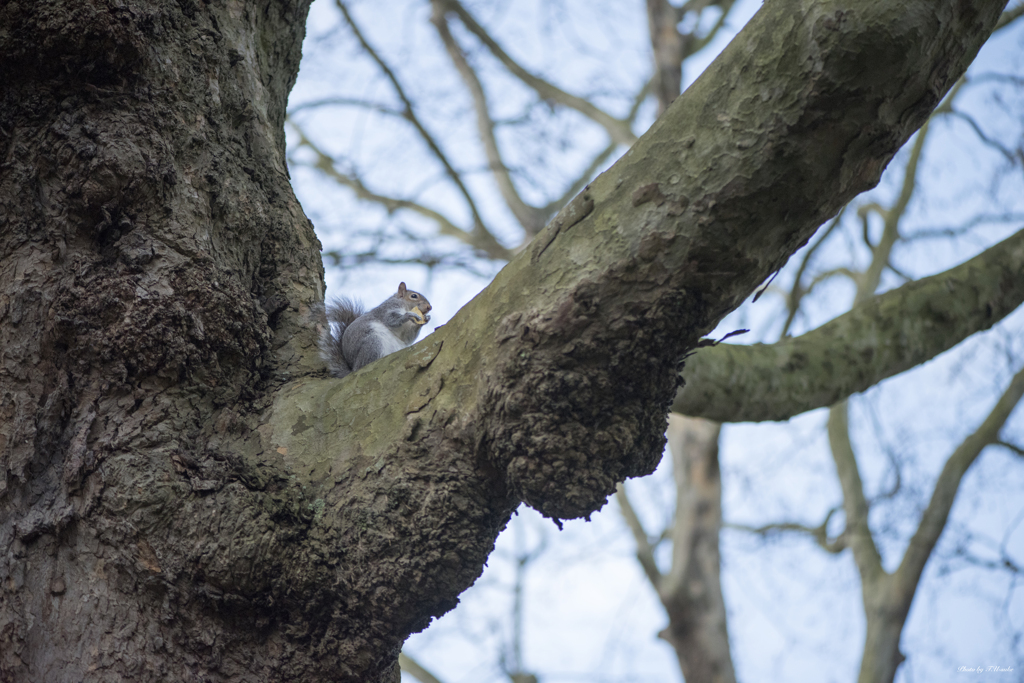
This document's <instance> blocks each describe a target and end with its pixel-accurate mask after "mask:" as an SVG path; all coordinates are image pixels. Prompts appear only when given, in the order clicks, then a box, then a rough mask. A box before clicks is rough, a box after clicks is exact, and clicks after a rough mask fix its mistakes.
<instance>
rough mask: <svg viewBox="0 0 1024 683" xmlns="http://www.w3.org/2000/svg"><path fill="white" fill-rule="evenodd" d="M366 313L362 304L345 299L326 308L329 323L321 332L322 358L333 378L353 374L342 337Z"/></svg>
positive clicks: (342, 298)
mask: <svg viewBox="0 0 1024 683" xmlns="http://www.w3.org/2000/svg"><path fill="white" fill-rule="evenodd" d="M364 312H365V310H364V309H363V305H362V304H360V303H359V302H358V301H354V300H353V299H348V298H345V297H341V298H338V299H334V300H333V301H331V303H329V304H327V305H325V306H324V314H325V316H326V318H327V321H326V324H325V325H324V326H323V328H322V329H321V330H320V357H321V358H322V359H323V360H324V362H325V363H327V370H328V372H330V373H331V376H332V377H344V376H345V375H347V374H349V373H350V372H352V368H351V366H349V364H348V361H346V360H345V354H343V353H342V351H341V336H342V335H343V334H345V328H346V327H348V326H349V325H351V324H352V321H353V320H355V319H356V318H358V317H359V316H361V315H362V314H363V313H364Z"/></svg>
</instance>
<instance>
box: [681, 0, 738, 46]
mask: <svg viewBox="0 0 1024 683" xmlns="http://www.w3.org/2000/svg"><path fill="white" fill-rule="evenodd" d="M717 4H718V6H719V7H720V8H721V9H722V14H721V15H719V17H718V21H716V22H715V25H714V26H712V27H711V30H709V31H708V32H707V35H704V36H701V37H700V38H698V39H697V41H696V42H695V43H694V45H693V47H692V48H691V49H690V54H696V53H698V52H700V51H701V50H703V49H704V48H705V47H707V46H708V43H710V42H711V41H712V40H714V39H715V36H717V35H718V32H719V31H721V30H722V27H723V26H725V20H726V19H728V17H729V12H730V11H731V10H732V6H733V5H734V4H735V2H734V0H724V1H723V2H719V3H717ZM687 56H689V55H687Z"/></svg>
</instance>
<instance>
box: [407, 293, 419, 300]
mask: <svg viewBox="0 0 1024 683" xmlns="http://www.w3.org/2000/svg"><path fill="white" fill-rule="evenodd" d="M409 296H411V297H412V298H413V299H419V297H418V296H416V295H415V294H410V295H409Z"/></svg>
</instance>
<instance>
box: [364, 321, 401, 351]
mask: <svg viewBox="0 0 1024 683" xmlns="http://www.w3.org/2000/svg"><path fill="white" fill-rule="evenodd" d="M370 327H372V328H373V336H375V337H376V338H377V339H378V340H379V341H380V353H381V355H382V356H386V355H388V354H389V353H394V352H395V351H401V350H402V349H404V348H405V347H406V344H405V343H404V342H403V341H402V340H401V339H399V338H398V337H396V336H395V335H394V334H393V333H392V332H391V330H389V329H388V327H387V325H385V324H384V323H382V322H380V321H377V320H374V321H373V322H372V323H370Z"/></svg>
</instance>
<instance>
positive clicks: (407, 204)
mask: <svg viewBox="0 0 1024 683" xmlns="http://www.w3.org/2000/svg"><path fill="white" fill-rule="evenodd" d="M288 123H289V125H291V127H292V129H293V130H294V131H295V133H296V134H297V135H298V136H299V143H298V145H296V147H297V148H306V149H309V150H310V151H311V152H313V154H314V155H315V156H316V161H315V162H314V163H313V164H312V166H313V167H314V168H316V169H317V170H319V171H320V172H322V173H323V174H324V175H326V176H327V177H329V178H331V179H332V180H334V181H335V182H337V183H338V184H340V185H344V186H345V187H348V188H349V189H351V190H352V191H353V192H355V194H356V196H357V197H359V198H360V199H362V200H365V201H370V202H373V203H375V204H379V205H380V206H382V207H384V208H385V209H386V210H387V211H388V212H394V211H398V210H400V209H405V210H408V211H413V212H415V213H418V214H419V215H421V216H423V217H424V218H428V219H430V220H432V221H434V222H435V223H436V224H437V227H438V231H439V232H440V233H441V234H442V235H447V236H449V237H455V238H457V239H459V240H461V241H462V242H465V243H466V244H468V245H470V246H471V247H473V248H474V249H476V250H478V251H479V252H480V253H481V254H486V255H487V256H488V257H489V258H492V259H498V260H508V259H509V258H511V256H512V253H511V252H510V251H509V250H508V249H506V248H505V247H503V246H502V245H501V244H499V243H498V242H497V240H495V239H494V237H493V236H492V235H491V234H490V233H489V232H486V231H473V232H467V231H465V230H463V229H461V228H459V227H458V226H456V225H455V224H454V223H453V222H452V221H451V220H449V219H448V218H447V217H446V216H445V215H444V214H442V213H440V212H438V211H435V210H434V209H431V208H429V207H426V206H423V205H422V204H419V203H417V202H414V201H411V200H408V199H398V198H395V197H388V196H386V195H382V194H379V193H376V192H373V191H372V190H370V189H369V188H367V187H366V186H365V185H364V184H363V182H362V181H361V180H359V179H358V178H356V177H355V176H351V175H348V174H347V173H342V172H341V171H339V170H338V168H337V166H336V164H335V161H334V158H333V157H331V156H330V155H329V154H327V153H326V152H324V151H323V150H321V149H320V148H319V147H318V146H317V145H316V144H315V143H314V142H312V141H311V140H310V139H309V138H308V137H307V136H306V134H305V132H304V131H303V130H302V128H300V127H299V126H298V125H297V124H296V123H295V122H294V121H292V120H291V119H289V120H288Z"/></svg>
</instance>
